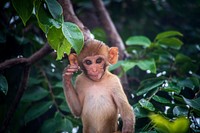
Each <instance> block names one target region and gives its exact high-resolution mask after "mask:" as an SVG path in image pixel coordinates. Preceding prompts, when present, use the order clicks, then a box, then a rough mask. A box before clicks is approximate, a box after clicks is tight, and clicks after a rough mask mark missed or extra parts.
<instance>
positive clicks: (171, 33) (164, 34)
mask: <svg viewBox="0 0 200 133" xmlns="http://www.w3.org/2000/svg"><path fill="white" fill-rule="evenodd" d="M173 36H183V34H181V33H180V32H178V31H166V32H162V33H160V34H158V35H157V36H156V40H159V39H163V38H169V37H173Z"/></svg>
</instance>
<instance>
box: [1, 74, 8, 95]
mask: <svg viewBox="0 0 200 133" xmlns="http://www.w3.org/2000/svg"><path fill="white" fill-rule="evenodd" d="M0 91H2V92H3V93H4V94H5V95H6V94H7V92H8V83H7V80H6V78H5V77H4V76H3V75H1V74H0Z"/></svg>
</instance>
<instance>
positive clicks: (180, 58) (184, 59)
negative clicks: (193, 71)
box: [175, 53, 192, 63]
mask: <svg viewBox="0 0 200 133" xmlns="http://www.w3.org/2000/svg"><path fill="white" fill-rule="evenodd" d="M175 62H176V63H185V62H192V59H191V58H190V57H188V56H186V55H183V54H181V53H179V54H177V55H176V58H175Z"/></svg>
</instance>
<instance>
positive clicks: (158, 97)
mask: <svg viewBox="0 0 200 133" xmlns="http://www.w3.org/2000/svg"><path fill="white" fill-rule="evenodd" d="M152 99H153V100H155V101H157V102H159V103H170V101H169V100H168V99H166V98H163V97H160V96H158V95H154V96H153V97H152Z"/></svg>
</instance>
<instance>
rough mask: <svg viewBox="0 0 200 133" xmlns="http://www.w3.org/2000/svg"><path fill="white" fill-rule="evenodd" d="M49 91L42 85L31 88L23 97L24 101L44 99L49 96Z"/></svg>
mask: <svg viewBox="0 0 200 133" xmlns="http://www.w3.org/2000/svg"><path fill="white" fill-rule="evenodd" d="M48 94H49V92H48V91H47V90H45V89H43V88H41V87H36V88H34V89H29V90H27V91H26V92H25V94H24V95H23V97H22V101H23V102H34V101H38V100H41V99H43V98H44V97H46V96H48Z"/></svg>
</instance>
